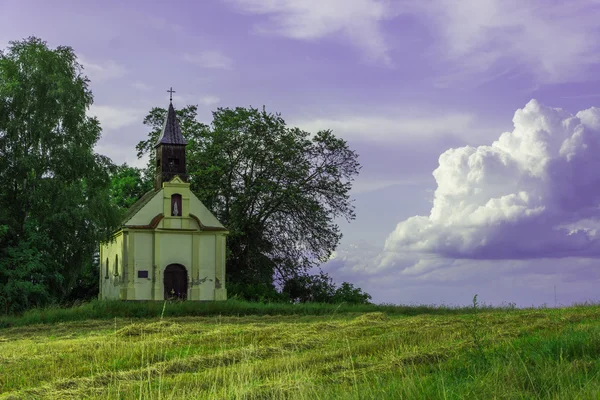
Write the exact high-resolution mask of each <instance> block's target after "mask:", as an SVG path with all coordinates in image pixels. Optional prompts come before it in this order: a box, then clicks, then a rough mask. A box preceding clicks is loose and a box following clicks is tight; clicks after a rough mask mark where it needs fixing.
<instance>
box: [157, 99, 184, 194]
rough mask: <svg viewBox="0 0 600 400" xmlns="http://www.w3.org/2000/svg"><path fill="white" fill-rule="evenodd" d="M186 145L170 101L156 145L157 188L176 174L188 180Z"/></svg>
mask: <svg viewBox="0 0 600 400" xmlns="http://www.w3.org/2000/svg"><path fill="white" fill-rule="evenodd" d="M186 145H187V141H186V140H185V139H184V137H183V135H182V134H181V128H180V127H179V122H178V121H177V115H176V114H175V109H174V108H173V103H170V104H169V111H168V112H167V119H166V120H165V124H164V125H163V130H162V133H161V135H160V137H159V138H158V140H157V141H156V144H155V145H154V147H155V149H156V175H155V179H154V188H155V189H160V188H161V187H162V184H163V182H169V181H170V180H171V179H173V178H174V177H175V176H179V178H181V180H182V181H184V182H187V180H188V176H187V172H186V167H185V146H186Z"/></svg>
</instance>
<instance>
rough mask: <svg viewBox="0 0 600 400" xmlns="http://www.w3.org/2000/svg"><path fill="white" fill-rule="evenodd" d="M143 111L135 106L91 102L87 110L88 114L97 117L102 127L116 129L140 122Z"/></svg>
mask: <svg viewBox="0 0 600 400" xmlns="http://www.w3.org/2000/svg"><path fill="white" fill-rule="evenodd" d="M144 112H145V111H144V110H142V109H137V108H130V107H114V106H97V105H95V104H92V105H91V106H90V109H89V110H88V115H90V116H95V117H97V118H98V120H99V121H100V125H101V126H102V128H103V129H118V128H122V127H125V126H129V125H132V124H139V123H141V121H142V119H143V118H144Z"/></svg>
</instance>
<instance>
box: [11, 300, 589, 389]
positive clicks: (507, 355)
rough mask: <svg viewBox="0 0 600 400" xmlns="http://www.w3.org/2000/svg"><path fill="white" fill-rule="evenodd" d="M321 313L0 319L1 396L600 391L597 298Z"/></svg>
mask: <svg viewBox="0 0 600 400" xmlns="http://www.w3.org/2000/svg"><path fill="white" fill-rule="evenodd" d="M382 309H383V308H382ZM329 311H330V312H329V313H328V314H324V315H246V316H219V315H213V316H205V317H201V316H187V317H163V318H162V319H161V318H160V316H158V317H153V318H146V319H127V318H122V317H119V318H110V319H104V320H101V319H92V320H83V321H71V322H56V323H52V324H45V325H43V324H33V325H25V326H13V327H9V328H4V329H0V398H1V399H29V398H31V399H33V398H61V399H62V398H73V399H81V398H102V399H106V398H111V399H113V398H120V399H139V398H152V399H162V398H175V399H177V398H182V399H184V398H185V399H192V398H193V399H221V398H222V399H279V398H282V399H283V398H294V399H375V398H376V399H400V398H406V399H420V398H422V399H460V398H469V399H475V398H480V399H492V398H527V399H528V398H532V399H533V398H547V399H575V398H579V399H597V398H600V318H599V317H600V306H580V307H572V308H561V309H525V310H518V309H517V310H515V309H483V310H471V311H469V310H468V309H462V311H461V310H459V311H460V312H456V313H450V312H448V313H443V312H439V311H440V310H438V313H437V314H436V311H435V309H431V311H432V312H431V313H422V314H420V315H414V316H407V315H403V314H397V315H395V314H394V313H393V312H388V313H385V312H380V311H375V312H367V313H357V312H344V313H339V312H336V311H335V307H329ZM347 311H348V310H347ZM425 311H426V310H425ZM472 311H478V312H472ZM13 322H15V321H13ZM15 325H18V324H15Z"/></svg>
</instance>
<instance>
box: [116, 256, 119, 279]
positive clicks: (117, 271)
mask: <svg viewBox="0 0 600 400" xmlns="http://www.w3.org/2000/svg"><path fill="white" fill-rule="evenodd" d="M116 275H119V255H118V254H117V255H116V256H115V276H116Z"/></svg>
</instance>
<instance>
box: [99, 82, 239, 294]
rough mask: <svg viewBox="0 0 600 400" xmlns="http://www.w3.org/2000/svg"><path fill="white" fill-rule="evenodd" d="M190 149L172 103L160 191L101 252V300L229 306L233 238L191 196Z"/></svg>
mask: <svg viewBox="0 0 600 400" xmlns="http://www.w3.org/2000/svg"><path fill="white" fill-rule="evenodd" d="M171 94H172V93H171ZM186 144H187V141H186V140H185V139H184V137H183V135H182V134H181V129H180V127H179V122H178V121H177V117H176V114H175V109H174V108H173V101H172V99H171V102H170V104H169V111H168V113H167V118H166V120H165V123H164V126H163V129H162V133H161V135H160V137H159V138H158V140H157V142H156V144H155V146H154V148H155V152H156V153H155V154H156V161H155V162H156V164H155V165H156V174H155V179H154V189H153V190H151V191H149V192H148V193H146V194H145V195H144V196H142V198H140V199H139V200H138V201H137V202H136V203H135V204H134V205H133V206H132V207H131V209H129V210H128V212H127V214H126V216H125V218H124V219H123V224H122V226H121V227H120V228H119V230H118V231H117V232H115V233H114V235H113V237H112V239H111V241H110V242H106V243H101V245H100V293H99V298H100V299H121V300H165V299H182V300H183V299H187V300H226V299H227V290H226V288H225V240H226V235H227V234H228V233H229V232H228V231H227V229H226V228H225V227H224V226H223V225H222V224H221V223H220V222H219V221H218V220H217V219H216V218H215V216H214V215H213V214H212V213H211V212H210V211H209V210H208V209H207V208H206V207H205V206H204V205H203V204H202V202H201V201H200V200H199V199H198V198H197V197H196V196H195V195H194V193H192V192H191V190H190V184H189V183H188V175H187V173H186V165H185V147H186Z"/></svg>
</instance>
